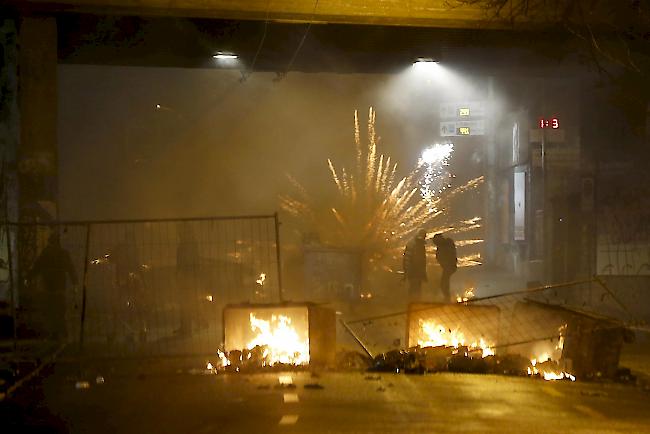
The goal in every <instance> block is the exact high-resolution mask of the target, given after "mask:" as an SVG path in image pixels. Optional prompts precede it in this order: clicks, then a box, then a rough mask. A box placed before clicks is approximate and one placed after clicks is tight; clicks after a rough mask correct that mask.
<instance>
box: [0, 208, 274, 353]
mask: <svg viewBox="0 0 650 434" xmlns="http://www.w3.org/2000/svg"><path fill="white" fill-rule="evenodd" d="M277 224H278V223H277V217H276V216H273V215H272V216H246V217H231V218H204V219H183V220H171V219H170V220H155V221H142V220H139V221H106V222H72V223H66V224H62V223H58V224H54V225H52V224H48V225H39V224H13V225H12V224H10V225H8V226H7V227H8V228H9V232H10V233H11V235H12V237H13V238H14V239H16V240H18V242H17V243H16V245H17V246H18V247H17V248H16V251H14V252H12V255H11V256H13V258H14V260H13V262H15V263H16V264H18V267H17V269H18V273H17V275H16V278H15V282H14V286H15V288H16V291H15V292H16V294H17V295H19V302H18V303H17V306H18V313H17V317H18V318H17V319H18V321H17V326H18V327H19V328H22V329H23V330H22V331H21V333H23V332H24V333H32V334H33V335H34V336H35V337H38V338H48V339H54V340H62V339H65V340H66V341H67V342H70V343H75V344H78V345H79V347H83V351H84V354H85V355H86V356H109V357H126V356H129V357H131V356H134V357H139V356H167V355H198V354H210V353H213V352H214V351H215V350H216V349H217V348H218V347H219V345H220V344H221V340H222V319H221V312H222V308H223V306H224V305H225V304H228V303H241V302H248V301H250V302H271V301H278V297H279V295H280V289H279V288H280V275H279V266H278V264H279V259H278V249H277V247H278V246H277V239H276V238H277ZM52 235H56V236H58V238H59V240H60V241H59V243H60V246H61V248H60V249H54V248H52V246H51V245H50V244H52V243H53V242H52V241H48V240H50V239H51V237H52ZM52 239H53V238H52ZM26 240H27V241H30V244H29V245H30V246H33V245H37V246H38V247H37V248H36V249H35V251H34V252H30V251H28V250H26V249H25V250H21V246H22V245H24V242H25V241H26ZM66 257H67V258H69V259H65V258H66ZM68 263H69V265H66V264H68ZM66 270H67V271H68V272H67V273H66ZM66 274H67V276H66ZM61 276H63V283H61ZM75 280H76V284H74V283H75Z"/></svg>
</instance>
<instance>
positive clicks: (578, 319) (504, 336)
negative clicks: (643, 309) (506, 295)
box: [371, 300, 631, 381]
mask: <svg viewBox="0 0 650 434" xmlns="http://www.w3.org/2000/svg"><path fill="white" fill-rule="evenodd" d="M504 313H505V315H504ZM502 317H503V318H505V319H506V320H504V321H501V318H502ZM407 318H408V320H407V342H408V345H409V347H408V349H406V350H394V351H389V352H387V353H385V354H381V355H379V356H376V357H375V358H374V359H373V363H372V367H371V370H375V371H384V372H407V373H424V372H440V371H450V372H467V373H492V374H505V375H520V376H533V377H538V378H541V379H544V380H570V381H575V380H576V377H578V378H583V379H593V378H601V377H603V378H615V377H616V376H617V375H618V371H619V368H618V361H619V355H620V350H621V346H622V344H623V342H625V341H626V340H629V338H630V336H631V335H630V333H629V332H628V331H627V330H626V329H625V328H624V327H623V326H622V325H621V324H620V323H618V322H616V321H614V320H612V319H609V318H602V317H596V316H594V315H593V314H587V313H584V312H578V311H576V310H573V309H569V308H566V307H560V306H555V305H550V304H546V303H539V302H534V301H531V300H527V301H525V302H519V303H516V304H515V305H514V306H511V307H509V308H508V309H507V310H506V311H505V312H504V311H502V310H501V309H499V308H498V307H496V306H482V305H471V304H464V303H458V304H455V305H450V304H435V303H434V304H413V305H411V306H410V307H409V311H408V317H407Z"/></svg>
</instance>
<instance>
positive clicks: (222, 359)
mask: <svg viewBox="0 0 650 434" xmlns="http://www.w3.org/2000/svg"><path fill="white" fill-rule="evenodd" d="M217 357H219V361H220V362H221V367H222V368H225V367H226V366H230V360H228V357H226V353H224V352H223V351H221V350H217Z"/></svg>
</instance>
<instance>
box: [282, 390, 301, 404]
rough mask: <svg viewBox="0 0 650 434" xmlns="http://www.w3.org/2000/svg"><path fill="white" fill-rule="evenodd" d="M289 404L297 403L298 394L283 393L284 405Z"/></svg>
mask: <svg viewBox="0 0 650 434" xmlns="http://www.w3.org/2000/svg"><path fill="white" fill-rule="evenodd" d="M291 402H298V394H297V393H285V394H284V403H285V404H287V403H291Z"/></svg>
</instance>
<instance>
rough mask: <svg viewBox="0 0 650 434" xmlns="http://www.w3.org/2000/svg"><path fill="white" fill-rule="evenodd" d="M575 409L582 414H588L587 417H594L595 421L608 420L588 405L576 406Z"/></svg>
mask: <svg viewBox="0 0 650 434" xmlns="http://www.w3.org/2000/svg"><path fill="white" fill-rule="evenodd" d="M573 408H575V409H576V410H578V411H579V412H580V413H583V414H586V415H587V416H590V417H593V418H595V419H607V417H606V416H605V415H604V414H602V413H599V412H597V411H596V410H594V409H593V408H591V407H587V406H586V405H582V404H576V405H574V406H573Z"/></svg>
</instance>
